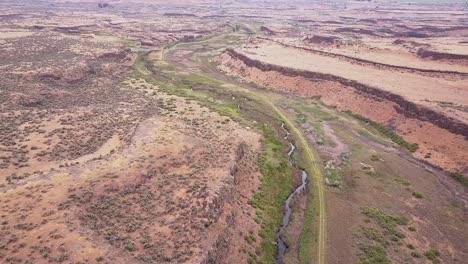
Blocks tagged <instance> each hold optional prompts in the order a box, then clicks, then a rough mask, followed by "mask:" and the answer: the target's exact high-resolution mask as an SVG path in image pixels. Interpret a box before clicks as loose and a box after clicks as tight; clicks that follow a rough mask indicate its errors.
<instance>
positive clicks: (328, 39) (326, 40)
mask: <svg viewBox="0 0 468 264" xmlns="http://www.w3.org/2000/svg"><path fill="white" fill-rule="evenodd" d="M304 42H307V43H315V44H339V43H340V40H339V38H338V37H335V36H320V35H313V36H312V37H306V38H305V39H304Z"/></svg>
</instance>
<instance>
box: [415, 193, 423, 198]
mask: <svg viewBox="0 0 468 264" xmlns="http://www.w3.org/2000/svg"><path fill="white" fill-rule="evenodd" d="M413 196H414V197H416V198H418V199H422V198H423V195H422V193H420V192H413Z"/></svg>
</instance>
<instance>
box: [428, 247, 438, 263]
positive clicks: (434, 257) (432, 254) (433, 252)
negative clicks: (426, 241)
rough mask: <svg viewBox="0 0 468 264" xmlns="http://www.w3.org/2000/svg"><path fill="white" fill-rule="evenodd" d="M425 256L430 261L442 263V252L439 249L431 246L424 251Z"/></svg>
mask: <svg viewBox="0 0 468 264" xmlns="http://www.w3.org/2000/svg"><path fill="white" fill-rule="evenodd" d="M424 256H426V258H427V259H428V260H430V261H432V263H433V264H438V263H440V260H439V256H440V252H439V251H438V250H437V249H434V248H431V249H429V250H427V251H426V252H424Z"/></svg>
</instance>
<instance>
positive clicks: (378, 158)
mask: <svg viewBox="0 0 468 264" xmlns="http://www.w3.org/2000/svg"><path fill="white" fill-rule="evenodd" d="M370 159H371V160H372V161H379V160H380V156H379V155H377V154H372V156H371V158H370Z"/></svg>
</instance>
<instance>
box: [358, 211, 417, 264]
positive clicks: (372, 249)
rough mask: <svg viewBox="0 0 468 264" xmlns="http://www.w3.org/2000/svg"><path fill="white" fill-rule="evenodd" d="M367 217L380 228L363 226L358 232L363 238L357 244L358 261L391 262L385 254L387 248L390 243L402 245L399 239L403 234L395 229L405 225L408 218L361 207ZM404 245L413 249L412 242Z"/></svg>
mask: <svg viewBox="0 0 468 264" xmlns="http://www.w3.org/2000/svg"><path fill="white" fill-rule="evenodd" d="M361 212H362V213H363V214H364V215H366V216H367V217H368V218H367V219H366V221H365V222H366V223H370V222H371V220H374V222H375V223H376V224H377V225H378V226H379V227H380V228H381V231H379V230H378V229H375V228H373V227H363V228H361V229H360V232H359V233H358V237H359V238H365V241H364V242H360V243H359V244H358V248H359V250H360V253H359V262H358V263H366V264H367V263H369V264H370V263H391V262H390V259H389V257H388V256H387V250H388V248H389V247H390V246H392V245H397V246H401V245H404V244H403V243H402V242H401V241H400V240H401V239H403V238H405V234H403V233H401V232H399V231H398V230H397V226H399V225H407V224H408V222H409V220H408V218H407V217H405V216H392V215H388V214H386V213H384V212H383V211H382V210H380V209H376V208H362V211H361ZM406 247H407V248H409V249H412V250H414V249H415V247H414V245H413V244H406Z"/></svg>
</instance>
